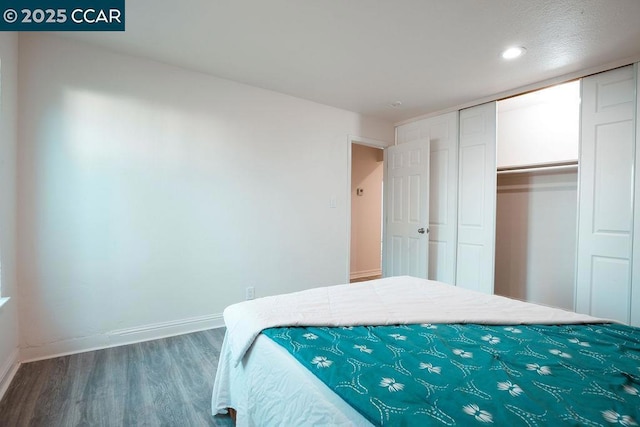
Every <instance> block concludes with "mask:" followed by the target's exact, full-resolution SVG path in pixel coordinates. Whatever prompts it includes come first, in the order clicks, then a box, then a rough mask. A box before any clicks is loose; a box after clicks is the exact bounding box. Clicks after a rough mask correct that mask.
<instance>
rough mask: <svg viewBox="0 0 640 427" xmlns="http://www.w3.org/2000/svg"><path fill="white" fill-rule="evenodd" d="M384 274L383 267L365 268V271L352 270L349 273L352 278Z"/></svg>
mask: <svg viewBox="0 0 640 427" xmlns="http://www.w3.org/2000/svg"><path fill="white" fill-rule="evenodd" d="M381 274H382V269H380V268H376V269H373V270H363V271H352V272H351V274H350V275H349V278H350V279H352V280H353V279H362V278H363V277H371V276H380V275H381Z"/></svg>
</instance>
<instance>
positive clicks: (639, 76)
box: [631, 63, 640, 326]
mask: <svg viewBox="0 0 640 427" xmlns="http://www.w3.org/2000/svg"><path fill="white" fill-rule="evenodd" d="M638 93H640V63H637V64H636V96H638ZM639 104H640V102H639V100H638V99H636V142H637V140H638V138H640V105H639ZM638 168H640V149H639V148H638V144H636V167H635V175H636V176H635V180H636V182H635V184H636V185H635V213H636V215H637V214H638V213H640V171H639V170H638ZM633 232H634V237H633V248H634V251H633V269H632V270H633V276H632V280H631V282H632V289H631V324H632V325H633V326H640V223H635V224H634V228H633Z"/></svg>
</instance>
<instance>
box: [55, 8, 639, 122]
mask: <svg viewBox="0 0 640 427" xmlns="http://www.w3.org/2000/svg"><path fill="white" fill-rule="evenodd" d="M61 35H62V36H64V37H71V38H74V39H79V40H85V41H87V42H91V43H95V44H98V45H100V46H103V47H106V48H108V49H111V50H114V51H119V52H124V53H129V54H133V55H137V56H142V57H146V58H151V59H155V60H158V61H162V62H165V63H168V64H174V65H178V66H181V67H185V68H188V69H191V70H196V71H201V72H204V73H208V74H212V75H215V76H218V77H222V78H226V79H231V80H235V81H238V82H242V83H246V84H249V85H253V86H257V87H261V88H265V89H270V90H274V91H277V92H281V93H285V94H289V95H293V96H296V97H299V98H304V99H308V100H312V101H316V102H319V103H322V104H327V105H331V106H335V107H338V108H342V109H346V110H350V111H354V112H358V113H362V114H366V115H371V116H376V117H380V118H384V119H387V120H390V121H393V122H399V121H402V120H406V119H409V118H411V117H416V116H418V115H422V114H427V113H430V112H434V111H439V110H444V109H447V108H451V107H454V106H457V105H462V104H465V103H469V102H472V101H474V100H479V99H483V98H486V97H489V96H492V95H494V94H498V93H503V92H505V91H509V90H511V89H514V88H519V87H523V86H527V85H531V84H535V83H537V82H541V81H545V80H549V79H552V78H555V77H557V76H561V75H566V74H571V73H575V72H578V71H581V70H586V69H590V68H593V67H597V66H600V65H602V64H609V63H615V62H617V61H620V60H622V59H627V58H629V59H633V60H639V59H640V0H535V1H532V0H483V1H480V0H395V1H389V0H268V1H265V0H181V1H180V2H177V1H175V0H129V1H127V2H126V31H125V32H120V33H116V32H95V33H89V32H83V33H80V32H77V33H64V34H61ZM512 45H516V46H525V47H526V49H527V53H526V54H525V55H524V56H523V57H521V58H519V59H517V60H514V61H506V60H504V59H502V58H501V56H500V53H501V51H502V50H503V49H505V48H506V47H508V46H512ZM395 101H401V102H402V106H401V107H399V108H392V107H391V106H390V104H391V103H393V102H395Z"/></svg>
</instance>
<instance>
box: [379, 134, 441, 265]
mask: <svg viewBox="0 0 640 427" xmlns="http://www.w3.org/2000/svg"><path fill="white" fill-rule="evenodd" d="M385 165H386V177H385V184H384V187H385V188H384V200H385V202H384V203H385V240H384V243H383V245H382V247H383V249H384V256H383V259H384V268H383V274H384V275H385V276H400V275H408V276H414V277H421V278H427V271H428V263H429V252H428V251H429V245H428V243H429V238H428V227H429V140H418V141H413V142H409V143H406V144H401V145H396V146H393V147H388V148H386V149H385Z"/></svg>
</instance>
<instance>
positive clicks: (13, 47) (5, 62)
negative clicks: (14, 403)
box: [0, 33, 18, 397]
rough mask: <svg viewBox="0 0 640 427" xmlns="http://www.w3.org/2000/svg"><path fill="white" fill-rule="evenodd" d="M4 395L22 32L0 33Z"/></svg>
mask: <svg viewBox="0 0 640 427" xmlns="http://www.w3.org/2000/svg"><path fill="white" fill-rule="evenodd" d="M0 61H1V65H0V67H1V68H0V74H1V76H2V77H1V81H0V97H1V98H0V108H1V110H0V268H1V271H2V273H1V278H0V280H1V282H0V294H1V295H0V296H2V297H9V298H10V299H9V301H7V302H6V304H5V305H3V306H2V307H0V397H1V396H2V394H3V392H4V389H5V387H6V386H8V382H9V380H10V377H11V376H12V374H13V373H14V368H16V367H17V361H18V311H17V307H18V295H17V293H18V292H17V285H16V190H15V188H16V146H17V135H16V114H17V86H18V73H17V69H18V68H17V67H18V36H17V34H15V33H0Z"/></svg>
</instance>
